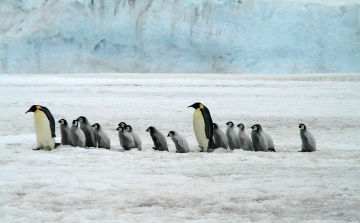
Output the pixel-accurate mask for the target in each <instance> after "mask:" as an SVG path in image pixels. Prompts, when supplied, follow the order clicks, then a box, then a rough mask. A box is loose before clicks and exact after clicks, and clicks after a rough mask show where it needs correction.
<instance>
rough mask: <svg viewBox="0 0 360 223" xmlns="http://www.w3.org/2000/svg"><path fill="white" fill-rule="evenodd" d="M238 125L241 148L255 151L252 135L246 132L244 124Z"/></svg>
mask: <svg viewBox="0 0 360 223" xmlns="http://www.w3.org/2000/svg"><path fill="white" fill-rule="evenodd" d="M237 127H239V132H238V138H239V142H240V149H243V150H247V151H253V146H252V142H251V139H250V137H249V136H248V135H246V133H245V126H244V124H242V123H240V124H238V125H237Z"/></svg>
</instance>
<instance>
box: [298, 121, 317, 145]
mask: <svg viewBox="0 0 360 223" xmlns="http://www.w3.org/2000/svg"><path fill="white" fill-rule="evenodd" d="M299 128H300V137H301V141H302V146H301V151H299V152H314V151H316V141H315V138H314V136H313V135H312V134H311V133H310V132H309V130H307V128H306V126H305V124H302V123H301V124H300V125H299Z"/></svg>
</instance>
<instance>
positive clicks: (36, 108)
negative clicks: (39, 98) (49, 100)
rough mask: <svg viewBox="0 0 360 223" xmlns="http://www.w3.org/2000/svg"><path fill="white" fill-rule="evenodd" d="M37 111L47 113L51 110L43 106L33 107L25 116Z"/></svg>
mask: <svg viewBox="0 0 360 223" xmlns="http://www.w3.org/2000/svg"><path fill="white" fill-rule="evenodd" d="M37 110H40V111H45V110H49V109H47V108H46V107H44V106H41V105H33V106H31V107H30V108H29V110H27V112H25V114H26V113H28V112H35V111H37Z"/></svg>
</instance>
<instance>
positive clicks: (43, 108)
mask: <svg viewBox="0 0 360 223" xmlns="http://www.w3.org/2000/svg"><path fill="white" fill-rule="evenodd" d="M40 111H42V112H44V113H45V115H46V117H47V118H48V120H49V122H50V129H51V137H56V134H55V120H54V117H53V116H52V114H51V112H50V111H49V109H47V108H46V107H44V106H41V108H40Z"/></svg>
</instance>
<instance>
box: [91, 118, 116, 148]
mask: <svg viewBox="0 0 360 223" xmlns="http://www.w3.org/2000/svg"><path fill="white" fill-rule="evenodd" d="M92 127H93V128H94V129H95V137H96V142H97V146H98V147H99V148H104V149H110V147H111V145H110V138H109V136H108V135H107V134H106V132H104V130H103V129H102V128H101V125H100V124H99V123H95V124H93V125H92Z"/></svg>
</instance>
